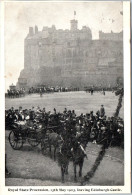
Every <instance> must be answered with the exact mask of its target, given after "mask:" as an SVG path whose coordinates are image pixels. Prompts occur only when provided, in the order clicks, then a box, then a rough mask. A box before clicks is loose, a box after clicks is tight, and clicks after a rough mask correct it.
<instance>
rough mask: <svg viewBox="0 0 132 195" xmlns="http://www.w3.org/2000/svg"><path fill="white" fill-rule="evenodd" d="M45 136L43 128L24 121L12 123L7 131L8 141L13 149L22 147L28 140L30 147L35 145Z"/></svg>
mask: <svg viewBox="0 0 132 195" xmlns="http://www.w3.org/2000/svg"><path fill="white" fill-rule="evenodd" d="M43 136H45V129H43V128H42V127H41V126H40V127H37V126H36V125H35V124H32V125H31V124H30V125H29V124H28V125H27V124H26V123H25V122H19V123H14V124H13V125H12V130H11V131H10V133H9V137H8V139H9V143H10V145H11V147H12V148H13V149H14V150H19V149H21V148H22V146H23V144H24V143H26V142H28V143H29V144H30V145H31V146H32V147H36V146H38V145H39V144H40V143H41V140H42V138H43Z"/></svg>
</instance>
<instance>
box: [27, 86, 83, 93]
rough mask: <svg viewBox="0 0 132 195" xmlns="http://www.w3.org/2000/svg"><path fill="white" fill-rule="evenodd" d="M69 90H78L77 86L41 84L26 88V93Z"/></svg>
mask: <svg viewBox="0 0 132 195" xmlns="http://www.w3.org/2000/svg"><path fill="white" fill-rule="evenodd" d="M69 91H79V88H75V87H60V86H56V87H53V86H48V87H46V86H43V87H30V88H29V89H28V94H33V93H40V94H41V93H52V92H69Z"/></svg>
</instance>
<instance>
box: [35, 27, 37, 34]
mask: <svg viewBox="0 0 132 195" xmlns="http://www.w3.org/2000/svg"><path fill="white" fill-rule="evenodd" d="M37 33H38V27H37V26H36V25H35V34H37Z"/></svg>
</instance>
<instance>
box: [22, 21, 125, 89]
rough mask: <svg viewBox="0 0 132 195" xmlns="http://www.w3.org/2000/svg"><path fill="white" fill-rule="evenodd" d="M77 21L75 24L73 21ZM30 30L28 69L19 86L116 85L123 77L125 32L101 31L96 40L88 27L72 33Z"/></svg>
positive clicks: (28, 36)
mask: <svg viewBox="0 0 132 195" xmlns="http://www.w3.org/2000/svg"><path fill="white" fill-rule="evenodd" d="M73 22H74V21H73ZM35 28H36V30H35V33H34V32H33V29H30V31H29V34H28V35H27V37H26V39H25V42H24V70H23V71H22V72H21V74H20V77H19V79H18V85H19V86H22V85H24V84H25V85H26V86H27V87H28V86H34V85H37V84H43V85H52V86H56V85H59V86H65V87H66V86H67V87H70V86H74V87H80V88H83V87H84V86H90V85H98V86H100V85H101V86H115V85H116V82H117V78H118V77H121V78H123V41H122V35H123V33H122V32H121V33H103V32H99V36H100V39H99V40H92V33H91V30H90V29H89V28H88V27H85V26H84V27H83V28H82V29H81V30H78V29H77V26H74V24H72V30H61V29H60V30H56V28H55V26H52V28H48V27H44V28H43V30H42V32H39V31H38V29H37V27H35Z"/></svg>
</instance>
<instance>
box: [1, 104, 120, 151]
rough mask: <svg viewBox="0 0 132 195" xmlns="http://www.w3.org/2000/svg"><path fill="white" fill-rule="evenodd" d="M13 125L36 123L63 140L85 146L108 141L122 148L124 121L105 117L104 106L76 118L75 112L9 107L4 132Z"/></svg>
mask: <svg viewBox="0 0 132 195" xmlns="http://www.w3.org/2000/svg"><path fill="white" fill-rule="evenodd" d="M14 123H17V124H24V126H26V127H28V126H32V125H34V124H36V125H38V126H40V127H41V128H44V129H48V128H50V127H51V128H52V130H54V131H55V132H56V133H58V134H60V135H61V136H62V137H63V139H64V140H71V139H76V140H78V141H80V142H82V143H83V144H84V145H85V144H87V143H88V141H91V142H93V143H97V144H102V143H103V142H104V141H107V142H108V144H109V145H111V146H122V147H123V145H124V123H123V119H121V118H119V117H118V118H117V117H113V116H112V117H107V116H106V114H105V108H104V106H103V105H101V108H100V109H99V110H98V111H97V112H96V113H94V112H93V111H90V112H89V113H86V114H83V113H81V114H80V115H78V116H77V115H76V113H75V110H67V108H65V109H64V111H63V112H57V111H56V109H55V108H54V110H53V112H51V111H46V109H45V108H42V109H41V108H40V107H39V106H38V107H37V108H34V107H32V108H31V109H22V107H19V109H14V108H13V107H12V108H11V109H9V110H6V111H5V124H6V129H9V128H11V126H12V124H14ZM40 124H41V125H40Z"/></svg>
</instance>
